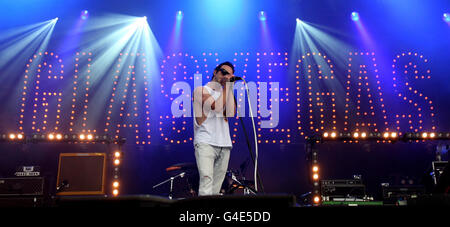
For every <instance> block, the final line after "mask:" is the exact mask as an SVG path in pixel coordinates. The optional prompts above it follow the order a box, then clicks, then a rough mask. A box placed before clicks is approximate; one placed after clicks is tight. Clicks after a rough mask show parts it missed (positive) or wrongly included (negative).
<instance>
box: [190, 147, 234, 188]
mask: <svg viewBox="0 0 450 227" xmlns="http://www.w3.org/2000/svg"><path fill="white" fill-rule="evenodd" d="M230 150H231V148H230V147H216V146H212V145H209V144H206V143H197V144H195V159H196V161H197V168H198V173H199V177H200V183H199V189H198V195H199V196H203V195H219V193H220V189H221V187H222V183H223V180H224V179H225V174H226V172H227V169H228V161H229V160H230Z"/></svg>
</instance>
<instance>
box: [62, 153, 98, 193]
mask: <svg viewBox="0 0 450 227" xmlns="http://www.w3.org/2000/svg"><path fill="white" fill-rule="evenodd" d="M105 173H106V154H105V153H61V154H60V155H59V165H58V179H57V183H56V186H57V192H56V195H102V194H105V175H106V174H105Z"/></svg>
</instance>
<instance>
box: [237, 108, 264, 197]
mask: <svg viewBox="0 0 450 227" xmlns="http://www.w3.org/2000/svg"><path fill="white" fill-rule="evenodd" d="M236 106H237V105H236ZM239 121H240V122H241V125H242V130H243V131H244V136H245V140H246V142H247V147H248V151H249V153H250V157H251V159H252V163H253V164H255V158H254V157H253V153H252V147H251V145H250V140H249V139H248V134H247V129H246V128H245V124H244V121H243V120H242V117H240V118H239ZM257 177H258V179H257V180H258V182H259V185H260V187H261V191H262V192H263V193H264V187H263V184H262V181H261V177H260V175H259V171H258V172H257Z"/></svg>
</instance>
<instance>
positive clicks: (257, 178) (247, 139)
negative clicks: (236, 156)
mask: <svg viewBox="0 0 450 227" xmlns="http://www.w3.org/2000/svg"><path fill="white" fill-rule="evenodd" d="M242 80H243V82H244V84H245V89H246V91H247V98H248V97H249V95H250V92H249V89H248V86H247V82H246V81H245V80H244V79H242ZM248 100H249V99H248ZM234 103H235V106H236V108H237V101H236V97H234ZM248 105H249V106H251V102H250V101H249V102H248ZM236 110H237V109H236ZM236 112H237V111H236ZM250 114H253V113H252V111H251V107H250ZM238 118H239V121H240V122H241V125H242V129H243V131H244V135H245V140H246V142H247V147H248V151H249V153H250V157H251V159H252V162H253V164H254V165H255V183H257V182H259V185H260V186H261V191H262V192H263V193H264V187H263V184H262V181H261V177H260V175H259V171H258V169H257V161H255V157H254V156H253V153H252V147H251V145H250V140H249V138H248V134H247V130H246V129H245V125H244V121H243V120H242V118H241V117H238ZM252 121H253V116H252ZM253 131H254V133H255V137H256V129H255V125H254V123H253ZM257 143H258V141H257V140H256V138H255V146H256V147H258V144H257ZM256 152H258V151H257V148H256ZM256 157H258V154H256ZM255 191H256V192H257V191H258V189H257V184H255Z"/></svg>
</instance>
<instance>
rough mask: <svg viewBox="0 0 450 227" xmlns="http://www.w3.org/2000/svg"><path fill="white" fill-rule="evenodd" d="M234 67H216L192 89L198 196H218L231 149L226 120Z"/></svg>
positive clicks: (231, 108)
mask: <svg viewBox="0 0 450 227" xmlns="http://www.w3.org/2000/svg"><path fill="white" fill-rule="evenodd" d="M232 77H234V66H233V65H232V64H231V63H230V62H224V63H221V64H219V65H218V66H217V67H216V68H215V69H214V72H213V78H212V80H211V81H210V82H208V83H207V84H206V85H205V86H202V87H198V88H196V89H195V90H194V147H195V158H196V161H197V167H198V172H199V177H200V184H199V190H198V195H199V196H203V195H218V194H219V192H220V189H221V186H222V183H223V180H224V178H225V174H226V171H227V168H228V161H229V159H230V150H231V148H232V143H231V137H230V129H229V126H228V119H227V118H228V117H233V116H234V115H235V110H236V104H235V101H234V93H233V84H234V82H230V79H231V78H232Z"/></svg>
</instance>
